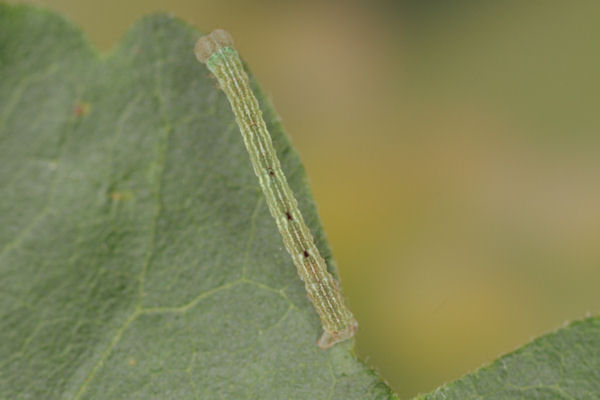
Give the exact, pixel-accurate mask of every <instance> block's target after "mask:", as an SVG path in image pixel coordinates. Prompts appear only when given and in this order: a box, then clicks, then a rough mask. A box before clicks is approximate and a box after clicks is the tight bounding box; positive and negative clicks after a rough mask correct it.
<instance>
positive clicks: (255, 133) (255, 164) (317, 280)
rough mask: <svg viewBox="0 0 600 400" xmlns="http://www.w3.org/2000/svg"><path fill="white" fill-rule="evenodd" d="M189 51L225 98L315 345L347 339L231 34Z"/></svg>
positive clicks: (340, 310) (352, 325) (332, 284)
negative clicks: (304, 303) (308, 313)
mask: <svg viewBox="0 0 600 400" xmlns="http://www.w3.org/2000/svg"><path fill="white" fill-rule="evenodd" d="M194 53H195V54H196V57H197V58H198V60H199V61H200V62H201V63H203V64H206V66H207V67H208V69H209V70H210V71H211V72H212V74H213V75H214V76H215V77H216V78H217V81H218V82H219V85H220V86H221V89H222V90H223V91H224V92H225V95H226V96H227V99H228V100H229V103H230V105H231V108H232V110H233V113H234V115H235V119H236V122H237V125H238V127H239V129H240V132H241V134H242V137H243V140H244V144H245V146H246V149H247V150H248V154H249V156H250V161H251V163H252V168H253V169H254V173H255V174H256V176H257V177H258V182H259V184H260V187H261V189H262V192H263V194H264V196H265V200H266V203H267V206H268V208H269V211H270V213H271V215H272V216H273V218H274V219H275V222H276V224H277V228H278V229H279V232H280V234H281V236H282V238H283V243H284V246H285V248H286V250H287V252H288V253H289V254H290V256H291V257H292V260H293V262H294V264H295V265H296V268H297V270H298V275H299V276H300V278H301V279H302V281H304V285H305V288H306V292H307V294H308V297H309V298H310V300H311V301H312V304H313V305H314V308H315V310H316V311H317V314H318V315H319V317H320V319H321V323H322V325H323V331H324V332H323V334H322V335H321V337H320V338H319V340H318V342H317V344H318V345H319V346H320V347H321V348H323V349H326V348H328V347H330V346H332V345H334V344H335V343H338V342H341V341H344V340H346V339H349V338H351V337H352V336H353V335H354V333H355V332H356V330H357V328H358V323H357V321H356V319H355V318H354V316H353V315H352V312H351V311H350V310H349V309H348V307H347V306H346V304H345V303H344V298H343V296H342V293H341V291H340V286H339V283H338V281H337V280H336V279H335V278H334V277H333V276H332V275H331V274H330V273H329V272H328V271H327V264H326V262H325V260H324V259H323V257H322V256H321V254H320V253H319V250H318V249H317V246H316V245H315V243H314V240H313V236H312V234H311V232H310V230H309V229H308V227H307V226H306V223H305V222H304V218H303V217H302V214H301V213H300V210H299V209H298V201H297V200H296V198H295V197H294V194H293V192H292V190H291V188H290V186H289V184H288V182H287V180H286V178H285V175H284V173H283V171H282V170H281V165H280V162H279V159H278V158H277V154H276V152H275V148H274V147H273V142H272V140H271V136H270V134H269V131H268V130H267V126H266V124H265V121H264V119H263V117H262V111H261V110H260V108H259V104H258V100H257V99H256V96H255V95H254V93H253V92H252V89H251V88H250V82H249V79H248V75H247V74H246V71H245V70H244V67H243V64H242V61H241V60H240V57H239V55H238V52H237V51H236V49H235V48H234V47H233V39H232V38H231V35H229V33H228V32H226V31H224V30H222V29H217V30H215V31H213V32H212V33H210V34H208V35H206V36H203V37H201V38H200V39H198V41H197V42H196V45H195V47H194Z"/></svg>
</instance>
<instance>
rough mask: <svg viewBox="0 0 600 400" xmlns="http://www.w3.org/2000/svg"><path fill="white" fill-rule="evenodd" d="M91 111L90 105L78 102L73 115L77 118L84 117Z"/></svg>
mask: <svg viewBox="0 0 600 400" xmlns="http://www.w3.org/2000/svg"><path fill="white" fill-rule="evenodd" d="M89 111H90V105H89V104H88V103H84V102H80V101H78V102H77V103H75V105H74V106H73V115H75V116H76V117H82V116H84V115H86V114H87V113H88V112H89Z"/></svg>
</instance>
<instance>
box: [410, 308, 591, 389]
mask: <svg viewBox="0 0 600 400" xmlns="http://www.w3.org/2000/svg"><path fill="white" fill-rule="evenodd" d="M598 398H600V317H593V318H588V319H587V320H584V321H578V322H574V323H572V324H571V325H569V326H567V327H565V328H563V329H560V330H558V331H556V332H553V333H550V334H547V335H544V336H541V337H539V338H537V339H536V340H534V341H533V342H532V343H530V344H527V345H525V346H523V347H522V348H520V349H519V350H517V351H515V352H514V353H511V354H508V355H506V356H504V357H501V358H499V359H498V360H496V361H495V362H494V363H492V364H491V365H490V366H487V367H485V368H482V369H480V370H479V371H476V372H474V373H473V374H470V375H467V376H465V377H463V378H461V379H459V380H457V381H455V382H452V383H450V384H448V385H446V386H443V387H441V388H439V389H437V390H436V391H434V392H432V393H430V394H426V395H424V396H420V397H419V399H421V400H437V399H440V400H441V399H443V400H452V399H461V400H467V399H481V400H484V399H485V400H497V399H513V400H519V399H556V400H574V399H598Z"/></svg>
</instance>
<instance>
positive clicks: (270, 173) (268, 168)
mask: <svg viewBox="0 0 600 400" xmlns="http://www.w3.org/2000/svg"><path fill="white" fill-rule="evenodd" d="M267 171H269V176H275V172H273V169H272V168H271V167H267Z"/></svg>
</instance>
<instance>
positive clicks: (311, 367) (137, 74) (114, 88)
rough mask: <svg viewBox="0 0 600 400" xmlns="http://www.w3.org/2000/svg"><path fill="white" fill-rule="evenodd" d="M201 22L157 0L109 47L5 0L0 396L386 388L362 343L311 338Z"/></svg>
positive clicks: (313, 333)
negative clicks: (205, 60)
mask: <svg viewBox="0 0 600 400" xmlns="http://www.w3.org/2000/svg"><path fill="white" fill-rule="evenodd" d="M198 36H199V33H198V32H197V31H195V30H194V29H192V28H190V27H188V26H186V25H185V24H183V23H182V22H181V21H179V20H177V19H174V18H171V17H168V16H165V15H156V16H152V17H148V18H145V19H143V20H142V21H140V22H139V23H137V24H136V25H135V26H134V27H133V28H132V29H131V31H130V32H129V33H128V34H127V35H126V37H125V38H124V39H123V40H122V42H121V43H120V44H119V46H118V47H117V49H116V50H114V51H113V52H112V53H110V54H109V55H107V56H104V55H99V54H97V52H96V51H95V50H94V49H93V48H91V46H90V45H89V44H88V42H87V41H86V39H85V38H84V37H83V35H82V33H81V32H80V31H79V29H78V28H76V27H74V26H73V25H71V24H70V23H68V22H66V21H65V20H64V19H62V18H61V17H59V16H56V15H54V14H52V13H49V12H46V11H40V10H37V9H34V8H31V7H24V6H7V5H0V159H1V160H2V168H1V169H0V190H1V192H0V193H1V196H0V220H1V222H2V223H1V224H0V321H2V322H1V324H2V325H1V329H0V398H2V399H26V398H27V399H111V400H114V399H214V398H222V399H269V398H271V399H281V398H290V399H325V398H331V399H354V398H356V399H375V398H377V399H384V398H391V397H393V394H392V393H391V391H390V390H389V388H388V387H387V386H386V385H385V384H384V383H382V381H381V380H380V378H378V377H377V376H376V374H375V373H373V372H372V371H371V370H369V369H368V368H367V367H365V365H363V364H362V363H361V362H360V361H359V360H357V358H356V357H355V355H354V353H353V346H354V343H353V341H349V342H346V343H343V344H340V345H336V346H334V347H333V348H331V349H329V350H327V351H323V350H321V349H319V348H318V347H317V345H316V341H317V339H318V337H319V335H320V333H321V327H320V322H319V319H318V317H317V315H316V313H315V311H314V310H313V308H312V306H311V304H310V303H309V301H308V299H307V297H306V295H305V292H304V288H303V284H302V282H301V281H300V280H299V278H298V276H297V274H296V271H295V268H294V265H293V264H292V261H291V259H290V257H289V255H288V254H287V253H286V252H285V250H284V249H283V245H282V241H281V238H280V237H279V234H278V232H277V229H276V226H275V223H274V221H273V220H272V218H271V217H270V215H269V213H268V211H267V208H266V206H265V202H264V200H263V197H262V194H261V192H260V187H259V185H258V182H257V179H256V177H255V176H254V174H253V172H252V169H251V166H250V162H249V159H248V156H247V154H246V151H245V149H244V147H243V143H242V138H241V136H240V134H239V132H238V129H237V127H236V125H235V123H234V118H233V114H232V112H231V110H230V108H229V105H228V103H227V101H226V99H225V96H224V94H223V93H222V92H221V91H219V90H218V89H217V88H216V86H215V83H214V82H213V81H212V80H211V78H210V77H209V75H208V71H207V69H206V68H205V67H204V66H203V65H201V64H200V63H198V62H197V61H196V59H195V57H194V54H193V51H192V50H193V46H194V42H195V39H196V38H197V37H198ZM253 84H254V86H255V87H256V84H255V83H253ZM259 98H260V101H261V103H262V106H263V107H264V109H265V110H266V111H265V117H266V120H267V123H268V126H269V129H270V131H271V132H272V135H273V140H274V143H275V145H276V148H277V151H278V154H279V156H280V157H281V160H282V164H283V169H284V171H285V172H286V174H287V176H288V178H289V182H290V185H291V186H292V188H293V189H294V191H295V192H296V193H297V194H298V197H299V201H300V208H301V209H302V210H303V212H304V213H305V216H306V219H307V222H308V224H309V226H310V228H311V230H312V231H313V232H314V233H315V236H316V239H317V245H318V247H319V248H320V249H321V251H322V252H323V254H324V256H325V258H326V259H327V261H328V264H329V265H330V266H331V269H332V271H333V272H334V273H335V266H333V260H332V258H331V254H330V251H329V248H328V247H327V243H326V241H325V237H324V234H323V230H322V228H321V225H320V222H319V219H318V216H317V213H316V209H315V205H314V203H313V200H312V196H311V194H310V191H309V188H308V186H307V183H306V176H305V173H304V170H303V169H302V166H301V164H300V161H299V159H298V156H297V155H296V153H295V152H294V150H293V149H292V148H291V146H290V143H289V141H288V139H287V137H286V136H285V134H284V132H283V130H282V128H281V126H280V124H279V123H278V121H277V116H276V115H275V113H274V112H273V110H272V108H271V107H269V105H268V104H266V102H265V98H264V96H263V95H260V92H259Z"/></svg>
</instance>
